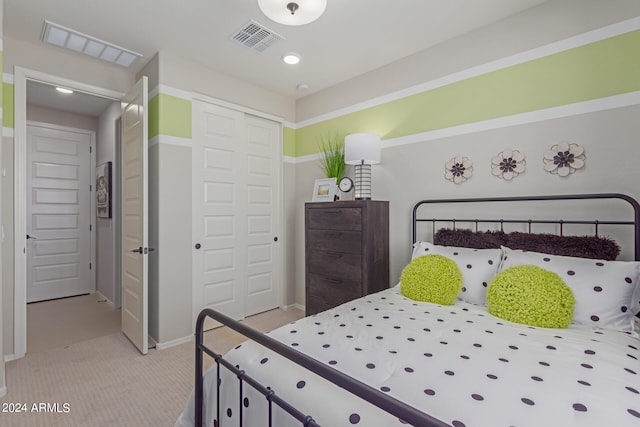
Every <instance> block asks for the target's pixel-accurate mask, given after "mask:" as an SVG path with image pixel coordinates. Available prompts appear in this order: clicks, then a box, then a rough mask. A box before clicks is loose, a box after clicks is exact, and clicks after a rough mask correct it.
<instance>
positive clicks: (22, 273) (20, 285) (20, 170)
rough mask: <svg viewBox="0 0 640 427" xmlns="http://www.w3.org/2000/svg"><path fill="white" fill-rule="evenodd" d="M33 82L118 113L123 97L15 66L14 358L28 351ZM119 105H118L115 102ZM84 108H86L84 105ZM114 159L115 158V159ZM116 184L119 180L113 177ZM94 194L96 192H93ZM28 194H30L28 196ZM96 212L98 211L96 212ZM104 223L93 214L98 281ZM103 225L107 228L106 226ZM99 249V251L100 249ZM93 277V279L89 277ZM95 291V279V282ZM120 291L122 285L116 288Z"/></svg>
mask: <svg viewBox="0 0 640 427" xmlns="http://www.w3.org/2000/svg"><path fill="white" fill-rule="evenodd" d="M32 84H45V85H49V86H51V85H54V86H60V87H64V88H68V89H72V90H75V91H76V92H80V93H81V94H83V95H84V96H90V97H98V98H100V99H103V100H106V103H107V104H109V103H110V104H113V110H114V112H115V110H116V107H117V111H118V116H119V106H120V102H119V100H120V98H121V97H122V94H121V93H117V92H114V91H110V90H106V89H103V88H99V87H94V86H91V85H85V84H82V83H78V82H74V81H70V80H67V79H64V78H60V77H56V76H51V75H47V74H44V73H40V72H37V71H33V70H26V69H22V68H20V67H16V69H15V148H14V150H15V151H14V179H15V181H14V191H15V197H14V204H15V211H14V238H15V241H14V247H15V251H14V271H15V288H14V357H15V358H20V357H22V356H24V355H25V353H26V351H27V321H28V320H27V274H28V269H27V251H28V243H27V240H26V239H24V236H26V235H27V234H29V233H28V232H27V230H28V229H29V228H28V225H30V224H28V221H27V203H28V200H29V198H30V196H31V195H30V194H29V193H28V192H27V188H28V177H29V174H28V167H27V166H28V165H29V155H28V152H27V144H26V141H27V126H26V125H27V103H28V100H27V86H28V85H32ZM116 104H117V105H116ZM81 108H85V107H81ZM111 127H112V129H111V130H110V133H111V134H112V135H115V133H116V123H115V118H114V120H113V123H112V124H111ZM96 151H98V153H96V152H95V151H94V152H93V155H94V157H93V159H94V160H93V163H92V166H93V167H95V163H96V162H101V159H100V157H101V155H100V153H99V151H100V150H99V149H98V150H96ZM113 160H115V158H114V159H113ZM113 163H114V169H113V172H114V175H116V174H117V162H113ZM88 181H89V182H87V183H86V185H87V186H89V185H91V187H92V190H93V188H94V186H95V184H94V176H93V174H92V175H91V176H89V179H88ZM114 183H117V181H115V180H114ZM91 194H92V195H93V194H95V193H93V192H92V193H91ZM28 195H29V197H27V196H28ZM90 204H91V206H93V205H94V203H93V197H91V201H90ZM94 212H95V211H94ZM117 219H118V217H117V216H116V215H113V217H112V218H110V220H111V221H110V222H109V227H107V228H109V229H111V231H112V232H113V234H114V235H115V234H116V232H117V230H118V225H117ZM101 225H102V226H104V225H105V223H103V224H99V223H98V222H97V219H96V218H95V215H93V214H92V215H90V224H89V226H90V230H91V232H92V233H94V234H93V236H94V237H93V239H92V240H91V242H90V252H91V256H92V258H91V261H90V264H91V266H90V268H91V273H90V278H93V280H95V277H96V271H97V270H98V269H99V266H100V264H101V262H104V260H101V259H100V258H99V256H98V257H96V255H95V254H96V247H100V244H101V243H100V236H99V230H100V228H101V227H100V226H101ZM103 228H104V227H103ZM111 246H112V249H113V250H114V251H115V252H116V254H115V255H114V256H112V261H113V263H114V265H115V266H114V268H116V267H117V263H115V260H116V259H117V258H118V257H119V247H118V246H116V242H115V241H114V242H113V243H112V244H111ZM98 252H99V251H98ZM112 276H113V279H114V280H117V282H118V285H119V280H118V279H119V274H115V273H114V274H113V275H112ZM90 280H91V279H90ZM92 286H93V288H92V292H93V291H95V288H96V286H95V282H94V283H93V285H92ZM114 288H115V289H116V290H118V291H119V286H115V287H114ZM95 296H96V298H97V299H98V300H100V301H106V298H104V295H101V293H100V292H99V290H98V292H96V293H95ZM109 302H111V303H112V304H113V305H114V306H115V305H116V304H118V305H119V303H120V297H119V295H117V296H116V295H110V298H109Z"/></svg>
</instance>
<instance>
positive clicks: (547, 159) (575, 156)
mask: <svg viewBox="0 0 640 427" xmlns="http://www.w3.org/2000/svg"><path fill="white" fill-rule="evenodd" d="M584 160H585V156H584V148H583V147H581V146H580V145H578V144H573V143H569V142H567V141H563V142H561V143H559V144H556V145H554V146H552V147H551V148H550V149H549V150H547V151H545V152H544V155H543V158H542V161H543V162H544V170H546V171H547V172H549V173H553V174H557V175H560V176H567V175H569V174H571V173H573V172H575V170H576V169H580V168H582V167H583V166H584Z"/></svg>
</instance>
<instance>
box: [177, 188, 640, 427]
mask: <svg viewBox="0 0 640 427" xmlns="http://www.w3.org/2000/svg"><path fill="white" fill-rule="evenodd" d="M585 200H586V201H589V203H591V202H596V203H601V205H602V206H604V208H602V210H603V212H605V213H609V211H610V209H609V208H610V206H611V205H612V204H623V205H625V206H626V207H625V208H623V209H622V210H624V212H625V214H626V219H624V218H623V219H621V218H619V217H618V215H617V214H616V215H613V216H614V217H615V218H614V219H613V220H606V219H602V218H599V219H590V220H586V219H584V218H583V216H584V214H585V211H589V210H590V209H584V208H578V209H579V211H580V212H579V215H576V216H577V217H578V219H567V218H566V217H564V219H558V218H553V219H549V218H548V215H545V216H544V217H536V218H534V219H530V218H527V219H524V220H522V219H513V218H506V219H505V218H497V219H496V218H491V217H488V218H486V219H481V218H478V217H476V216H468V217H465V216H464V215H463V216H462V218H460V217H459V219H452V218H451V217H448V218H439V217H436V216H432V215H431V212H432V210H433V209H432V207H433V206H436V205H437V206H442V205H453V206H462V205H464V206H468V205H469V206H470V204H476V203H478V204H484V205H486V204H490V205H491V206H495V205H494V204H501V203H506V204H509V206H512V205H513V204H514V203H516V204H517V203H521V202H523V203H535V204H536V206H539V203H547V202H553V203H574V202H576V201H585ZM579 203H580V202H579ZM598 209H599V208H598ZM598 209H596V208H594V212H599V210H598ZM424 210H426V211H427V214H422V213H421V212H423V211H424ZM543 210H544V211H547V212H548V209H546V208H545V209H543ZM560 210H562V209H560ZM464 211H465V212H466V211H467V209H465V210H464ZM487 211H488V212H495V209H492V208H489V209H488V210H487ZM515 211H517V209H515ZM525 211H529V208H525ZM616 212H617V211H616ZM429 215H431V216H429ZM639 218H640V207H639V205H638V203H637V202H636V201H635V200H634V199H632V198H630V197H628V196H626V195H621V194H595V195H569V196H535V197H517V198H506V197H505V198H501V197H497V198H476V199H446V200H425V201H421V202H418V203H417V204H416V205H415V206H414V208H413V210H412V223H413V226H412V234H413V242H414V245H413V253H412V259H413V260H415V259H417V258H422V259H425V257H424V256H423V255H424V254H425V253H428V254H430V255H443V256H445V257H447V258H448V259H451V260H454V261H455V262H456V263H457V264H458V265H459V267H460V270H461V271H462V273H463V287H462V291H461V292H460V293H459V295H458V297H457V298H456V300H455V302H454V303H453V304H452V305H443V304H434V303H430V302H421V301H415V300H413V299H410V298H408V297H406V296H405V295H403V288H402V286H401V285H400V284H398V285H396V286H393V287H391V288H389V289H387V290H384V291H382V292H378V293H376V294H372V295H368V296H365V297H363V298H360V299H357V300H354V301H351V302H348V303H345V304H343V305H341V306H338V307H336V308H334V309H331V310H327V311H325V312H322V313H319V314H316V315H314V316H310V317H306V318H304V319H301V320H299V321H296V322H293V323H291V324H288V325H285V326H283V327H281V328H279V329H276V330H275V331H272V332H271V333H269V334H268V335H264V334H261V333H259V332H256V331H254V330H251V329H250V328H248V327H246V326H245V325H243V324H242V323H239V322H235V321H233V320H231V319H229V318H227V317H226V316H224V315H223V314H221V313H217V312H214V311H212V310H204V311H203V312H202V313H201V314H200V316H199V319H198V322H197V328H196V370H195V388H194V392H193V393H192V394H191V396H190V397H189V400H188V402H187V404H186V406H185V409H184V412H183V413H182V415H181V416H180V418H179V419H178V421H177V423H176V426H187V425H203V426H204V425H206V426H212V425H213V426H227V425H228V426H251V427H253V426H279V427H280V426H282V427H286V426H300V425H304V426H316V425H324V426H349V425H362V426H395V425H398V426H402V425H414V426H420V427H422V426H425V427H429V426H445V425H451V426H455V427H463V426H467V427H471V426H492V427H493V426H540V425H550V426H555V425H562V426H603V425H612V426H613V425H615V426H633V425H640V338H639V335H638V330H639V328H638V324H637V319H636V318H635V316H634V314H635V313H638V312H640V285H639V284H638V283H639V281H640V279H639V277H640V264H639V263H638V262H637V260H638V258H639V255H640V250H639V244H640V239H639V238H638V236H639V233H640V232H639V227H640V220H639ZM442 224H445V226H444V227H441V225H442ZM425 225H428V226H426V228H427V229H428V230H427V233H426V234H429V235H430V236H429V237H430V240H432V241H426V240H422V238H419V237H418V234H419V229H420V228H425ZM483 226H487V227H489V228H488V229H487V230H483V229H482V228H483ZM508 226H513V227H516V228H515V230H516V231H511V232H506V230H505V228H506V227H508ZM538 226H539V227H547V228H546V229H545V230H547V229H549V228H553V229H554V231H555V232H556V234H557V235H558V236H559V237H561V238H564V237H566V239H562V240H561V242H563V243H562V244H561V245H560V246H561V248H560V249H559V250H560V254H558V253H552V254H550V253H548V252H554V251H556V249H554V248H557V247H558V243H557V241H554V240H553V239H554V238H553V237H551V236H549V235H548V233H547V232H546V231H545V233H535V232H534V231H535V230H534V229H535V228H536V227H538ZM572 227H581V230H582V229H583V228H584V227H587V228H589V229H591V230H592V231H591V233H590V234H593V237H596V238H600V237H602V235H603V230H606V233H605V234H609V230H612V229H623V230H624V231H621V232H620V231H616V232H612V234H616V235H620V236H621V239H620V240H623V241H624V240H625V239H626V240H629V239H628V237H629V236H631V243H630V244H629V245H627V246H630V249H629V248H625V250H626V251H627V252H626V253H627V256H628V257H630V258H631V259H632V260H636V261H615V260H611V257H612V256H613V255H611V254H609V255H607V256H609V258H608V259H607V260H605V259H604V258H599V257H598V256H597V255H598V253H596V254H595V255H594V253H589V254H581V255H582V256H586V257H582V256H581V257H575V256H568V255H566V254H563V252H562V251H565V250H566V247H571V248H572V249H571V250H574V251H575V249H576V248H578V249H580V250H583V249H585V248H586V247H590V245H591V242H590V241H589V242H587V243H585V241H580V240H578V241H577V242H576V241H572V239H573V236H571V235H569V234H570V233H569V232H568V230H569V229H571V228H572ZM440 230H443V231H445V233H441V232H440ZM456 230H459V231H460V232H461V234H465V235H467V236H466V237H464V236H463V237H464V239H463V240H465V239H466V241H467V243H468V240H469V238H468V237H469V236H468V234H470V235H471V240H473V241H472V243H471V244H470V245H467V247H465V246H459V247H458V246H450V245H443V244H440V245H436V244H434V243H433V240H434V239H435V240H438V239H441V240H442V239H443V238H444V239H445V240H446V239H449V240H451V239H454V240H453V241H454V242H456V243H458V242H459V241H460V236H459V235H458V234H459V233H456ZM580 232H581V231H580ZM439 233H440V235H439ZM422 234H423V233H421V235H422ZM523 234H532V235H535V236H536V239H534V240H535V242H534V244H535V245H536V246H535V247H534V248H545V249H546V250H547V251H546V252H536V251H533V250H531V249H528V250H520V249H513V248H510V247H508V246H507V245H504V244H503V243H505V240H504V239H511V240H508V242H509V244H512V246H513V245H517V244H518V242H520V244H521V243H522V241H523ZM539 235H544V236H543V237H544V238H543V239H542V240H544V241H543V242H542V243H541V241H540V239H539V238H538V237H539ZM505 236H506V237H505ZM479 237H480V238H481V240H482V241H481V242H478V238H479ZM524 237H526V236H524ZM549 238H550V239H551V241H552V243H551V244H550V243H549ZM455 239H458V240H455ZM487 240H488V241H489V243H487ZM604 240H605V246H606V243H607V241H610V239H607V236H604ZM554 242H555V243H554ZM566 242H568V243H566ZM600 243H601V242H600ZM600 243H598V245H600ZM486 245H489V246H491V245H493V246H492V247H485V246H486ZM495 245H497V246H498V247H495ZM549 245H550V246H549ZM468 246H472V247H471V248H470V247H468ZM478 246H480V247H478ZM609 249H610V246H609V247H607V250H609ZM629 253H632V255H629ZM614 255H617V253H616V254H614ZM613 257H615V256H613ZM411 263H413V261H411ZM411 263H409V264H411ZM522 265H526V266H531V265H533V266H536V265H540V266H544V268H546V269H548V270H550V271H555V272H556V273H557V275H558V276H559V277H562V279H563V280H564V282H563V283H565V284H567V285H568V286H570V287H571V289H572V290H573V294H574V295H575V302H576V304H575V311H574V312H573V314H572V316H573V317H572V323H571V324H570V325H569V326H568V327H567V328H562V329H560V328H547V327H539V326H531V325H527V324H521V323H514V322H511V321H508V320H505V319H503V318H500V317H496V316H494V315H492V314H490V313H489V311H488V308H487V307H488V305H489V302H491V301H487V294H488V292H487V288H489V289H491V288H492V287H494V288H497V285H494V284H493V282H492V278H493V277H497V276H498V275H499V274H502V272H504V271H505V270H507V269H509V267H518V266H522ZM489 285H491V286H489ZM494 305H495V304H494ZM207 317H212V318H214V319H215V320H217V321H220V322H221V323H223V324H225V325H228V326H229V327H231V328H232V329H235V330H236V331H238V332H240V333H242V334H244V335H246V336H247V337H248V338H249V340H248V341H246V342H244V343H243V344H241V345H239V346H237V347H236V348H234V349H233V350H231V351H230V352H228V353H227V354H226V355H225V356H224V357H223V356H221V355H220V354H217V353H215V351H213V350H211V349H209V348H207V347H206V346H204V345H203V323H204V319H205V318H207ZM204 354H208V355H209V356H211V357H212V358H213V359H214V360H215V362H216V363H215V364H214V366H213V368H211V369H210V370H208V371H207V373H206V374H203V356H204Z"/></svg>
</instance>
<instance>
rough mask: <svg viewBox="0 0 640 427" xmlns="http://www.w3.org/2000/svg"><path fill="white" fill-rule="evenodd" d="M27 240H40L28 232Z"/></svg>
mask: <svg viewBox="0 0 640 427" xmlns="http://www.w3.org/2000/svg"><path fill="white" fill-rule="evenodd" d="M27 240H38V238H37V237H34V236H30V235H28V234H27Z"/></svg>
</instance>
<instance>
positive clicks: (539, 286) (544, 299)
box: [487, 265, 576, 328]
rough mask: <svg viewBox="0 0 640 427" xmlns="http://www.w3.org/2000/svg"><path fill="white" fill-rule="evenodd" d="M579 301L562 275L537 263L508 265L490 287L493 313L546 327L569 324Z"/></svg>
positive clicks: (489, 299) (490, 302)
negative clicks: (535, 264) (509, 266)
mask: <svg viewBox="0 0 640 427" xmlns="http://www.w3.org/2000/svg"><path fill="white" fill-rule="evenodd" d="M575 303H576V300H575V298H574V297H573V292H572V291H571V288H569V286H567V285H566V284H565V283H564V281H563V280H562V279H561V278H560V276H558V275H557V274H556V273H553V272H551V271H547V270H545V269H544V268H541V267H537V266H534V265H518V266H515V267H511V268H507V269H506V270H504V271H502V272H500V273H498V274H497V275H496V276H495V277H494V278H493V280H492V281H491V283H489V287H488V289H487V307H488V309H489V313H491V314H493V315H494V316H496V317H500V318H502V319H505V320H508V321H510V322H515V323H522V324H525V325H530V326H540V327H542V328H566V327H568V326H569V325H570V324H571V322H572V320H573V307H574V305H575Z"/></svg>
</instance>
